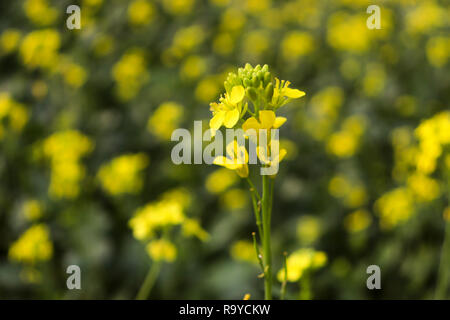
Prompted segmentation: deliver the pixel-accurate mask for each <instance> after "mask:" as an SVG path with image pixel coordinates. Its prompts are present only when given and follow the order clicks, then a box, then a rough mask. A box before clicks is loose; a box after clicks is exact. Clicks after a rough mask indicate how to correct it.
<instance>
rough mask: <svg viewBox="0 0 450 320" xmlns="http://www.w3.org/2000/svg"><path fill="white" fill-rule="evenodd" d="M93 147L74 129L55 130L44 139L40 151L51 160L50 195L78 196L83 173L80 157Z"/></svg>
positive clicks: (62, 196) (88, 140)
mask: <svg viewBox="0 0 450 320" xmlns="http://www.w3.org/2000/svg"><path fill="white" fill-rule="evenodd" d="M93 147H94V143H93V142H92V141H91V140H90V139H89V138H88V137H87V136H85V135H83V134H81V133H80V132H78V131H75V130H66V131H60V132H56V133H54V134H52V135H51V136H49V137H48V138H46V139H45V140H44V142H43V144H42V151H43V154H44V155H45V156H46V157H47V158H48V159H50V162H51V181H50V188H49V193H50V196H52V197H55V198H69V199H70V198H74V197H76V196H78V194H79V192H80V185H79V183H80V182H81V180H82V179H83V178H84V175H85V169H84V166H82V165H81V164H80V158H81V157H83V156H84V155H86V154H88V153H90V152H91V151H92V149H93Z"/></svg>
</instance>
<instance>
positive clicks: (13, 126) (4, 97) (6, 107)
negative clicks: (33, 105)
mask: <svg viewBox="0 0 450 320" xmlns="http://www.w3.org/2000/svg"><path fill="white" fill-rule="evenodd" d="M27 121H28V111H27V109H26V108H25V106H24V105H23V104H21V103H19V102H16V101H14V100H13V99H12V98H11V96H10V95H9V94H8V93H5V92H2V93H0V141H1V140H2V139H3V137H4V136H5V135H6V134H7V133H8V132H16V133H18V132H20V131H22V129H23V127H24V126H25V124H26V123H27Z"/></svg>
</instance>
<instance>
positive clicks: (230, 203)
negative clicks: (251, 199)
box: [221, 189, 248, 210]
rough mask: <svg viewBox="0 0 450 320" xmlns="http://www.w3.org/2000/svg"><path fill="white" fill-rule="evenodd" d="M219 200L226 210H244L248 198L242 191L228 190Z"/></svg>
mask: <svg viewBox="0 0 450 320" xmlns="http://www.w3.org/2000/svg"><path fill="white" fill-rule="evenodd" d="M221 200H222V202H223V204H224V206H225V208H226V209H229V210H238V209H242V208H245V206H246V205H247V200H248V197H247V193H246V192H245V191H244V190H241V189H230V190H228V191H226V192H225V193H224V194H223V195H222V197H221Z"/></svg>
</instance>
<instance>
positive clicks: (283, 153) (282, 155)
mask: <svg viewBox="0 0 450 320" xmlns="http://www.w3.org/2000/svg"><path fill="white" fill-rule="evenodd" d="M286 154H287V151H286V149H281V150H280V153H279V154H278V161H279V162H281V161H283V159H284V157H285V156H286Z"/></svg>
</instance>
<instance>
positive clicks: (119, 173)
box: [97, 153, 148, 195]
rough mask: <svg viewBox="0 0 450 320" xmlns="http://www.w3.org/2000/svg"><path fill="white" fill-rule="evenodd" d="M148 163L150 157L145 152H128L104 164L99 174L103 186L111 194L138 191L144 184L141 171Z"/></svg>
mask: <svg viewBox="0 0 450 320" xmlns="http://www.w3.org/2000/svg"><path fill="white" fill-rule="evenodd" d="M147 165H148V157H147V156H146V155H145V154H143V153H138V154H126V155H122V156H119V157H117V158H114V159H113V160H111V162H110V163H108V164H105V165H102V167H101V168H100V170H99V172H98V175H97V176H98V179H99V180H100V182H101V184H102V187H103V188H104V189H105V190H106V191H107V192H108V193H109V194H111V195H118V194H123V193H137V192H139V191H140V190H141V188H142V185H143V179H142V177H141V175H140V172H141V171H142V170H143V169H145V168H146V167H147Z"/></svg>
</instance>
